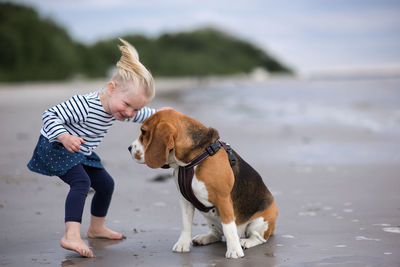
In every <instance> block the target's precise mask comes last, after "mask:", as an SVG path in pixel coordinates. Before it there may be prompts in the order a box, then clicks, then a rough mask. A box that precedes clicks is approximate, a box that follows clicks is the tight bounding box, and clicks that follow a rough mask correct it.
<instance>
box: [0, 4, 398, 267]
mask: <svg viewBox="0 0 400 267" xmlns="http://www.w3.org/2000/svg"><path fill="white" fill-rule="evenodd" d="M118 37H122V38H124V39H126V40H127V41H129V42H131V43H132V44H133V45H134V46H135V47H136V48H137V50H138V52H139V55H140V59H141V61H142V62H143V63H144V65H145V66H146V67H148V68H149V70H150V71H151V72H152V73H153V75H154V76H155V82H156V97H155V99H154V100H153V101H152V102H151V103H150V107H156V108H157V107H162V106H171V107H174V108H175V109H177V110H178V111H181V112H183V113H186V114H188V115H189V116H191V117H194V118H196V119H197V120H199V121H200V122H202V123H204V124H205V125H207V126H211V127H214V128H216V129H218V131H219V134H220V136H221V139H222V140H224V141H226V142H228V143H230V144H231V145H232V147H233V148H234V149H235V150H236V151H237V152H238V153H239V154H240V155H241V156H242V157H243V158H244V159H246V161H248V162H249V163H250V164H251V165H252V166H253V167H254V168H255V169H256V170H257V171H258V172H259V173H260V174H261V176H262V177H263V179H264V181H265V183H266V184H267V185H268V187H269V189H270V190H271V191H272V193H273V195H274V197H275V199H276V201H277V204H278V207H279V209H280V215H279V218H278V224H277V230H276V235H275V237H274V238H272V239H271V240H270V241H268V243H267V244H265V245H263V246H259V247H258V248H255V249H250V250H247V251H246V252H245V253H246V255H249V256H248V257H246V258H245V259H244V261H243V262H241V263H243V264H244V265H245V266H250V265H253V266H265V262H268V264H269V265H270V266H280V265H285V264H286V265H285V266H319V265H323V264H333V265H332V266H399V265H400V254H399V250H398V247H400V242H399V238H398V235H399V233H400V225H399V218H400V207H399V203H400V194H399V192H400V182H399V173H400V49H399V48H400V1H398V0H335V1H322V0H304V1H288V0H281V1H271V0H247V1H242V0H239V1H227V0H221V1H215V0H213V1H211V0H204V1H193V0H185V1H182V0H170V1H157V0H147V1H130V0H114V1H108V0H57V1H55V0H18V1H17V0H15V1H11V2H10V1H8V2H6V1H0V123H1V125H2V129H3V132H2V138H0V147H1V149H0V226H1V227H0V238H1V242H0V251H2V252H3V255H1V257H0V265H1V264H5V265H7V264H8V265H12V266H34V265H32V263H38V264H39V263H43V264H52V266H53V265H57V264H58V265H59V263H60V262H65V260H66V259H67V261H66V262H67V263H68V264H69V265H72V264H70V263H71V262H72V263H74V264H77V261H78V263H79V262H80V261H81V262H82V265H78V266H92V265H90V262H89V261H85V260H84V259H79V258H75V257H73V256H71V255H69V254H68V252H65V251H64V250H62V249H61V248H58V247H56V245H55V244H57V243H58V241H59V238H60V232H62V230H63V224H62V222H63V220H62V218H63V210H62V208H61V207H63V205H64V199H65V198H64V197H60V195H61V196H65V195H66V194H67V191H68V189H67V186H66V185H65V184H63V183H62V182H60V181H59V180H58V179H57V178H54V177H53V178H54V179H53V178H49V177H45V176H43V175H39V174H35V173H32V172H30V171H29V170H28V169H27V168H26V163H27V162H28V161H29V159H30V157H31V155H32V151H33V149H34V146H35V144H36V141H37V138H38V135H39V131H40V128H41V127H42V120H41V114H42V112H43V111H44V110H45V109H47V108H49V107H51V106H54V105H56V104H58V103H60V102H62V101H65V100H66V99H68V98H69V97H71V96H72V95H74V94H77V93H81V94H82V93H87V92H91V91H95V90H100V89H101V88H102V87H103V86H104V85H105V84H106V82H107V79H109V78H110V76H111V73H112V72H113V70H114V69H113V68H114V66H115V63H116V62H117V60H118V59H119V57H120V52H119V50H118V48H117V46H118V45H119V44H120V42H119V41H118ZM139 126H140V125H137V124H134V125H132V124H126V123H115V125H114V126H113V127H112V129H111V130H110V132H109V133H108V136H107V138H105V139H104V141H103V142H102V143H101V145H100V146H99V147H98V148H97V150H96V152H98V154H99V155H100V156H101V158H102V161H103V164H104V165H105V166H106V168H107V170H108V171H109V172H110V173H111V174H112V175H113V177H115V181H116V190H115V193H114V196H113V203H112V207H111V211H110V216H109V218H110V220H109V225H110V227H111V228H113V229H117V230H120V231H123V232H124V233H125V234H126V235H127V236H128V239H127V240H126V241H124V242H123V243H121V244H119V245H118V246H115V248H114V247H112V248H107V249H106V250H96V251H95V254H96V255H99V257H98V258H96V261H95V262H93V264H94V265H96V266H111V265H113V264H111V263H110V264H108V263H107V260H108V261H113V260H115V262H118V263H120V265H119V266H132V262H135V261H136V260H137V259H139V260H140V262H144V263H147V266H156V265H157V266H158V265H160V262H156V263H154V262H153V261H156V260H155V259H162V260H163V261H164V260H166V261H171V262H172V263H171V262H170V263H171V264H168V262H162V264H164V265H165V264H166V265H165V266H180V265H182V266H191V264H192V263H194V264H196V266H197V265H199V264H200V265H201V264H203V265H211V266H231V264H232V262H225V261H223V260H222V257H223V255H224V253H225V252H224V250H225V246H224V244H219V245H218V244H217V245H215V246H209V247H206V248H195V249H193V251H192V252H191V253H189V254H185V255H180V254H176V253H174V254H172V253H171V252H170V249H171V247H172V245H173V244H174V243H175V241H176V238H177V237H178V235H179V229H180V228H179V226H180V219H179V218H180V210H179V205H178V200H177V192H176V188H175V185H174V183H173V182H172V181H171V180H172V179H164V180H163V181H164V182H155V180H156V179H154V176H156V175H158V174H160V175H162V177H170V171H165V170H151V169H149V168H147V167H146V166H143V165H139V164H136V163H134V162H133V161H132V159H131V158H130V156H129V153H128V151H127V147H128V146H129V145H130V144H131V142H132V141H133V140H134V139H136V138H137V136H138V135H139ZM167 181H168V182H167ZM90 199H91V198H90V197H89V198H88V201H90ZM49 200H50V201H49ZM88 206H89V204H87V205H86V207H88ZM143 207H146V208H143ZM88 210H89V209H88V208H86V211H85V212H86V213H88V212H89V211H88ZM87 215H88V214H87ZM85 218H87V216H86V217H85ZM160 218H164V219H165V220H164V221H163V222H162V223H160ZM85 223H87V221H85ZM43 225H45V226H46V227H42V226H43ZM84 225H85V227H86V225H87V224H84ZM132 228H134V229H135V231H134V232H132ZM136 229H138V231H136ZM205 231H206V226H205V223H204V219H203V218H202V217H201V216H198V215H196V217H195V226H194V234H200V233H203V232H205ZM154 236H157V237H158V239H159V240H158V242H152V240H154ZM138 240H140V242H141V243H138ZM139 244H140V245H139ZM143 244H146V246H147V247H146V246H144V245H143ZM396 251H397V252H396ZM132 255H135V256H132ZM153 255H157V256H159V255H161V256H162V257H151V256H153ZM205 259H206V261H204V260H205ZM34 260H35V261H34ZM122 262H125V263H126V264H125V265H124V264H122ZM150 263H154V264H150ZM239 263H240V262H239ZM102 264H103V265H102ZM185 264H186V265H185ZM291 264H292V265H291ZM94 265H93V266H94ZM62 266H64V265H62ZM65 266H66V265H65ZM144 266H145V265H144ZM240 266H241V265H240Z"/></svg>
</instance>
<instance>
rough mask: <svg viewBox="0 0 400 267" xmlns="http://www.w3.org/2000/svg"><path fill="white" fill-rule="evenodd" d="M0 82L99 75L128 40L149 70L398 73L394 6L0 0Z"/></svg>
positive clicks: (314, 1)
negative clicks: (121, 38) (122, 43)
mask: <svg viewBox="0 0 400 267" xmlns="http://www.w3.org/2000/svg"><path fill="white" fill-rule="evenodd" d="M0 4H1V8H0V12H1V13H0V20H1V28H0V45H1V47H0V58H1V66H0V81H23V80H58V79H68V78H75V77H87V78H98V77H105V76H106V75H107V74H108V73H107V71H109V69H110V68H111V67H112V66H113V65H114V64H115V62H116V60H117V58H118V55H119V51H118V50H117V49H115V47H116V45H117V44H118V39H117V37H123V38H125V39H127V40H128V41H130V42H132V43H133V44H134V45H135V46H136V47H137V49H138V50H139V53H140V57H141V59H142V61H143V62H144V64H145V65H146V66H148V67H149V69H150V70H151V71H152V72H153V74H154V75H155V76H205V75H227V74H228V75H232V74H240V73H251V72H252V71H255V70H258V72H257V73H258V74H260V70H263V71H265V72H267V73H277V72H279V73H289V74H296V75H302V76H304V75H306V76H307V77H309V76H312V77H315V76H318V77H320V76H335V77H336V76H346V77H347V76H352V77H354V76H357V77H359V76H363V77H364V76H367V77H371V76H374V77H376V76H379V77H381V76H385V77H387V76H391V77H392V76H398V75H399V73H400V52H399V49H398V47H399V46H400V19H399V17H400V16H399V13H400V2H399V1H396V0H382V1H376V0H350V1H345V0H338V1H330V2H329V1H328V2H327V1H320V0H310V1H287V0H284V1H279V2H278V3H277V2H276V1H269V0H267V1H258V0H252V1H234V3H233V2H232V1H225V0H222V1H211V0H206V1H202V2H201V3H200V2H198V1H179V0H177V1H175V0H172V1H157V0H150V1H128V0H117V1H105V0H100V1H96V0H82V1H77V0H72V1H67V0H59V1H51V0H14V1H11V2H10V1H0Z"/></svg>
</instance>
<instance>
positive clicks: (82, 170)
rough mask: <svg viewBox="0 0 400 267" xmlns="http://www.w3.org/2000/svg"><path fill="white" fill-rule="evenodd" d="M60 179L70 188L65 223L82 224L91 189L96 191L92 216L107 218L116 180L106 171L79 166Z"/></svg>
mask: <svg viewBox="0 0 400 267" xmlns="http://www.w3.org/2000/svg"><path fill="white" fill-rule="evenodd" d="M60 178H61V180H63V181H64V182H66V183H67V184H69V186H70V191H69V193H68V196H67V199H66V201H65V222H71V221H73V222H82V213H83V207H84V205H85V200H86V197H87V194H88V192H89V189H90V187H92V188H93V189H94V190H95V194H94V196H93V199H92V206H91V214H92V215H93V216H96V217H105V216H106V214H107V210H108V207H109V206H110V202H111V197H112V193H113V191H114V180H113V179H112V177H111V176H110V175H109V174H108V172H107V171H106V170H104V169H98V168H94V167H89V166H86V165H82V164H78V165H76V166H75V167H73V168H71V169H70V170H69V171H68V172H67V173H66V174H64V175H63V176H60Z"/></svg>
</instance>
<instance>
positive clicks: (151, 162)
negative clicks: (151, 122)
mask: <svg viewBox="0 0 400 267" xmlns="http://www.w3.org/2000/svg"><path fill="white" fill-rule="evenodd" d="M176 133H177V130H176V128H175V127H174V126H173V125H172V124H171V123H168V122H160V123H159V124H158V125H157V126H156V127H155V128H154V129H153V131H152V133H151V136H150V141H149V143H148V144H147V146H146V148H145V153H144V159H145V163H146V165H147V166H149V167H150V168H153V169H156V168H160V167H161V166H163V165H164V164H165V163H166V162H167V159H168V154H169V152H170V151H171V149H173V148H174V145H175V141H174V140H175V137H176Z"/></svg>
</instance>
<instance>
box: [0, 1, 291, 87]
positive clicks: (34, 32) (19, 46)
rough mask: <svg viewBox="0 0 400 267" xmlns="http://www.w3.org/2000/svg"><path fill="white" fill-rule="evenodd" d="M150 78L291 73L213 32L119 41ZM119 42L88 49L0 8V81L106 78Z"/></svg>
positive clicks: (20, 12)
mask: <svg viewBox="0 0 400 267" xmlns="http://www.w3.org/2000/svg"><path fill="white" fill-rule="evenodd" d="M121 37H122V38H123V39H125V40H127V41H128V42H130V43H131V44H132V45H134V46H135V48H136V49H137V50H138V52H139V56H140V60H141V62H142V63H143V64H144V65H145V66H146V67H147V68H148V69H149V70H150V71H151V72H152V74H153V75H154V76H206V75H229V74H238V73H248V72H250V71H252V70H253V69H254V68H256V67H261V68H264V69H265V70H267V71H269V72H284V73H291V72H292V71H291V70H290V69H289V68H288V67H286V66H284V65H283V64H282V63H280V62H278V61H277V60H276V59H274V58H273V57H271V56H270V55H268V54H267V53H266V52H265V51H264V50H262V49H260V48H258V47H256V46H255V45H253V44H251V43H249V42H246V41H244V40H240V39H238V38H236V37H234V36H231V35H229V34H227V33H225V32H223V31H220V30H217V29H214V28H201V29H197V30H193V31H191V32H178V33H166V34H162V35H160V36H158V37H156V38H149V37H146V36H144V35H137V34H131V35H126V36H121ZM119 44H120V42H119V40H118V38H109V39H104V40H99V41H98V42H96V43H94V44H92V45H86V44H83V43H81V42H79V41H76V40H73V39H72V38H71V37H70V35H69V34H68V32H67V31H66V30H65V29H64V28H63V27H62V26H60V25H58V24H57V23H55V22H54V21H53V20H51V19H48V18H42V17H40V16H39V14H38V13H37V11H36V10H34V9H33V8H31V7H28V6H23V5H19V4H13V3H0V59H1V60H0V81H32V80H63V79H68V78H72V77H75V76H77V75H81V76H85V77H87V78H100V77H105V76H107V73H108V72H109V70H110V68H112V67H113V66H115V63H116V62H117V61H118V59H119V57H120V51H119V49H118V48H117V46H118V45H119Z"/></svg>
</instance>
